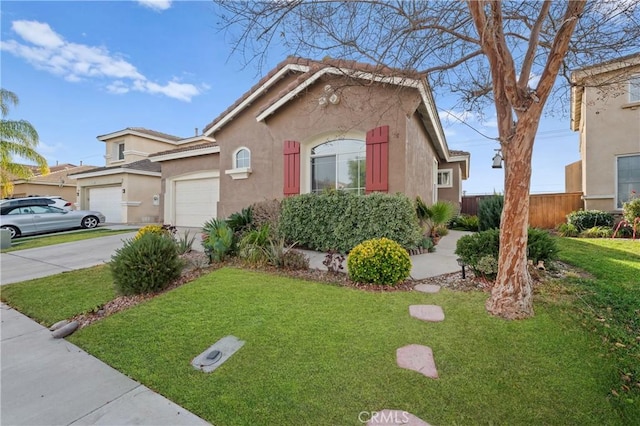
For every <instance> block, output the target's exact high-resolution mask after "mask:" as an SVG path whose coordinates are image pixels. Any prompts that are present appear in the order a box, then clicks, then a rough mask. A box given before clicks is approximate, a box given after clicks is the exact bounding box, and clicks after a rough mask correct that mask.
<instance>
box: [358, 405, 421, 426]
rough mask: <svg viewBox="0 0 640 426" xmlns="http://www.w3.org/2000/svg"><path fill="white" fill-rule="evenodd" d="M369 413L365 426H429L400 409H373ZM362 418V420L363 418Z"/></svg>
mask: <svg viewBox="0 0 640 426" xmlns="http://www.w3.org/2000/svg"><path fill="white" fill-rule="evenodd" d="M361 414H362V413H361ZM370 415H371V418H370V419H369V421H368V422H367V426H383V425H384V426H401V425H406V426H431V425H430V424H429V423H427V422H425V421H424V420H422V419H421V418H419V417H416V416H414V415H413V414H411V413H408V412H406V411H402V410H389V409H386V408H385V409H384V410H382V411H373V412H371V413H370ZM363 417H364V416H363ZM362 420H364V418H363V419H362Z"/></svg>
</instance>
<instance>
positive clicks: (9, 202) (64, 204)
mask: <svg viewBox="0 0 640 426" xmlns="http://www.w3.org/2000/svg"><path fill="white" fill-rule="evenodd" d="M26 205H41V206H54V207H59V208H61V209H65V210H71V209H72V208H73V204H72V203H70V202H69V201H67V200H65V199H64V198H62V197H60V196H58V195H51V196H49V195H47V196H42V197H22V198H7V199H4V200H0V207H9V206H26Z"/></svg>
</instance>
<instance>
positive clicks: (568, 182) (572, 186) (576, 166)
mask: <svg viewBox="0 0 640 426" xmlns="http://www.w3.org/2000/svg"><path fill="white" fill-rule="evenodd" d="M564 192H582V161H581V160H578V161H576V162H575V163H571V164H567V165H566V166H565V167H564Z"/></svg>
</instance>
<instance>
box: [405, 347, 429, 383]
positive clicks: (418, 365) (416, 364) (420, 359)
mask: <svg viewBox="0 0 640 426" xmlns="http://www.w3.org/2000/svg"><path fill="white" fill-rule="evenodd" d="M396 362H397V363H398V367H401V368H406V369H407V370H413V371H417V372H418V373H420V374H423V375H425V376H427V377H430V378H432V379H437V378H438V370H436V363H435V361H434V360H433V351H432V350H431V348H430V347H429V346H422V345H407V346H404V347H402V348H400V349H398V350H396Z"/></svg>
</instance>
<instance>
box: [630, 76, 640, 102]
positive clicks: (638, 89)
mask: <svg viewBox="0 0 640 426" xmlns="http://www.w3.org/2000/svg"><path fill="white" fill-rule="evenodd" d="M634 86H635V90H634ZM634 95H635V97H634ZM638 102H640V74H635V75H632V76H631V77H630V78H629V103H638Z"/></svg>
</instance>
